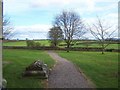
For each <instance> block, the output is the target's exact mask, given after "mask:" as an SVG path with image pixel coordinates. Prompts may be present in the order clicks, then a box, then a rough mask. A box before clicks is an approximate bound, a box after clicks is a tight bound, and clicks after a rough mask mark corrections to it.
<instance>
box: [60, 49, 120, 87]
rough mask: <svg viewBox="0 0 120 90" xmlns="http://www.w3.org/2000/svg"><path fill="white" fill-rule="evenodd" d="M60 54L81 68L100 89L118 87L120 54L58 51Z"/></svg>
mask: <svg viewBox="0 0 120 90" xmlns="http://www.w3.org/2000/svg"><path fill="white" fill-rule="evenodd" d="M58 54H59V55H60V56H61V57H63V58H66V59H68V60H70V61H71V62H73V63H74V64H75V65H76V66H77V67H79V68H81V69H82V71H83V72H84V74H85V75H86V76H87V77H88V78H89V79H90V80H91V81H92V82H94V83H95V85H96V86H97V87H98V88H117V87H118V53H111V52H106V53H105V54H104V55H102V54H101V53H100V52H78V51H71V52H69V53H67V52H64V51H58Z"/></svg>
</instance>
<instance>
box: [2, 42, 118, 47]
mask: <svg viewBox="0 0 120 90" xmlns="http://www.w3.org/2000/svg"><path fill="white" fill-rule="evenodd" d="M35 42H40V44H41V46H50V41H49V40H36V41H35ZM80 42H81V43H84V42H85V41H80ZM89 42H92V41H89ZM60 44H65V42H64V41H63V42H61V43H60ZM3 46H26V41H15V42H11V41H9V42H3ZM59 47H61V48H64V47H65V46H59ZM73 47H86V45H85V44H80V45H74V46H73ZM88 47H93V48H94V47H97V48H100V47H101V46H100V44H96V43H93V44H89V46H88ZM106 49H118V44H110V45H109V46H108V47H106Z"/></svg>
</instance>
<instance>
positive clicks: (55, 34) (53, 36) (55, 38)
mask: <svg viewBox="0 0 120 90" xmlns="http://www.w3.org/2000/svg"><path fill="white" fill-rule="evenodd" d="M48 35H49V38H50V40H51V44H52V46H55V47H56V46H57V45H58V43H59V42H60V41H61V40H62V39H63V32H62V30H61V28H60V27H55V26H53V27H52V28H51V29H50V31H49V32H48Z"/></svg>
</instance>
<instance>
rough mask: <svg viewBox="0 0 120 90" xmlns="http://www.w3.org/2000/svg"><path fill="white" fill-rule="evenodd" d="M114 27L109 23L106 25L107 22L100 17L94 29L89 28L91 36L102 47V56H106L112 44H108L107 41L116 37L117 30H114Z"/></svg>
mask: <svg viewBox="0 0 120 90" xmlns="http://www.w3.org/2000/svg"><path fill="white" fill-rule="evenodd" d="M112 27H113V25H111V26H110V25H109V24H108V23H107V25H106V24H105V21H104V20H102V19H100V18H99V17H97V21H96V23H95V24H93V26H92V27H90V26H89V30H90V32H91V34H92V35H93V36H94V37H95V38H96V39H97V40H98V41H99V43H100V45H101V47H102V54H104V51H105V48H106V47H107V46H108V45H109V44H110V41H107V42H106V39H108V38H113V37H114V35H113V33H114V32H115V31H116V29H114V30H113V28H112ZM111 29H112V30H111ZM110 30H111V31H110Z"/></svg>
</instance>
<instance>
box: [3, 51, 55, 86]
mask: <svg viewBox="0 0 120 90" xmlns="http://www.w3.org/2000/svg"><path fill="white" fill-rule="evenodd" d="M35 60H42V61H44V63H46V64H47V65H48V67H49V68H51V67H52V66H53V65H54V64H55V61H54V60H53V59H51V58H50V57H49V55H48V54H46V52H45V51H39V50H14V49H4V50H3V62H4V64H3V76H4V78H5V79H6V80H7V82H8V83H7V87H8V88H42V87H44V84H43V81H44V80H41V79H39V78H35V77H30V78H28V77H26V78H25V77H22V72H23V71H24V70H25V68H26V67H27V66H29V65H30V64H31V63H33V62H34V61H35Z"/></svg>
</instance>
